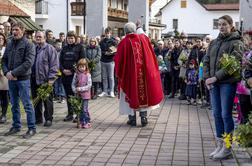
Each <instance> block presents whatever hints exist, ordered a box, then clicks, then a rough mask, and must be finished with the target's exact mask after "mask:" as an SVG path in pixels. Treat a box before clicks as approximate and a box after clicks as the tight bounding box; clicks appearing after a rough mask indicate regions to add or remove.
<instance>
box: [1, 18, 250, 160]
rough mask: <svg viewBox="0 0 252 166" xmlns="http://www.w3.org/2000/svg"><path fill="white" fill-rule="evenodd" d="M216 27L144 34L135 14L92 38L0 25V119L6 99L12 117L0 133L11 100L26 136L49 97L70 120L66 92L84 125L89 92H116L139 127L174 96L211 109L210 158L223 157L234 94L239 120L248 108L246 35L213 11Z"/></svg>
mask: <svg viewBox="0 0 252 166" xmlns="http://www.w3.org/2000/svg"><path fill="white" fill-rule="evenodd" d="M218 27H219V31H220V33H219V35H218V37H217V38H216V39H213V38H212V37H211V36H210V35H207V36H206V37H204V38H200V37H195V38H193V39H189V38H188V37H187V36H186V35H185V34H183V35H182V34H181V35H180V36H179V37H177V38H174V37H171V38H167V39H163V40H159V41H154V40H151V39H149V38H148V37H147V36H146V34H144V32H143V30H142V28H141V23H140V22H139V21H137V23H136V24H134V23H128V24H126V25H125V27H124V30H125V36H123V37H122V38H119V37H114V36H113V37H112V30H111V28H110V27H108V28H106V29H105V33H104V35H102V36H97V37H88V36H84V35H83V36H77V35H76V34H75V32H74V31H69V32H67V34H66V37H65V33H63V32H61V33H60V34H59V37H58V39H56V37H54V34H53V32H52V31H51V30H47V31H45V32H43V31H38V32H35V36H34V38H33V39H28V38H27V37H26V35H25V28H24V26H23V24H22V23H20V22H17V23H13V24H12V25H11V24H10V23H8V22H5V23H4V24H0V58H1V68H2V70H1V73H0V102H1V117H0V123H6V121H7V118H6V114H7V108H8V105H9V99H10V103H11V111H12V120H13V123H12V127H11V128H10V130H9V131H8V132H7V133H5V135H6V136H7V135H12V134H15V133H17V132H20V128H21V121H20V105H19V104H20V103H19V99H21V101H22V103H23V106H24V109H25V112H26V115H27V124H28V131H27V132H26V133H25V134H24V135H23V137H24V138H30V137H31V136H33V135H34V134H36V125H38V124H44V126H46V127H50V126H51V125H52V122H53V112H54V108H53V103H54V102H59V103H64V102H65V101H66V104H67V111H68V112H67V115H66V117H65V118H64V121H73V122H76V120H77V119H76V117H74V110H73V106H72V105H71V102H70V101H69V98H70V96H74V95H78V96H79V97H81V98H82V100H83V102H82V104H83V111H82V114H81V116H80V121H81V127H82V128H90V127H91V121H90V119H91V117H90V113H89V108H88V101H89V99H93V100H95V99H97V97H111V98H114V97H115V96H117V95H118V96H119V98H120V102H119V103H120V107H119V108H120V113H122V114H127V115H128V116H129V121H128V122H127V124H129V125H131V126H136V112H137V111H138V112H140V116H141V124H142V126H146V125H147V124H148V121H147V110H151V109H154V108H157V107H158V104H159V103H160V102H161V101H162V99H163V96H167V98H169V99H171V98H175V97H178V99H179V100H186V101H187V104H188V105H193V106H197V105H198V106H201V107H202V108H208V109H211V110H213V116H214V120H215V126H216V142H217V145H218V146H217V148H216V149H215V151H214V152H213V153H211V154H210V157H211V158H213V159H223V158H227V157H229V156H231V155H232V154H231V150H230V149H228V148H227V147H226V146H224V142H223V138H222V136H223V134H224V133H232V131H233V130H234V121H233V118H232V110H233V101H234V98H235V96H238V98H239V102H240V103H239V104H240V110H239V113H238V115H239V123H246V122H247V120H248V115H249V113H250V112H251V111H252V105H251V101H250V88H251V87H252V59H251V58H252V57H251V55H252V44H251V38H250V37H248V36H246V35H245V36H241V33H240V32H239V31H237V30H236V29H234V26H233V21H232V18H231V17H230V16H227V15H225V16H222V17H220V18H219V22H218ZM224 53H226V54H228V55H232V56H234V57H235V59H236V60H237V61H239V63H240V64H241V69H240V71H241V74H240V77H234V76H233V75H229V74H228V73H227V72H226V71H225V70H224V69H223V68H221V67H220V59H221V57H222V56H223V54H224ZM45 83H47V84H49V85H53V87H54V90H53V92H52V93H51V94H50V95H49V97H48V98H46V100H43V101H42V100H40V101H39V102H38V104H36V105H33V103H32V100H31V98H32V99H35V98H36V97H37V95H38V93H37V90H38V89H39V87H41V85H43V84H45ZM147 87H148V88H147ZM149 87H152V88H149ZM30 92H31V93H30ZM43 105H44V111H43ZM43 112H44V115H43Z"/></svg>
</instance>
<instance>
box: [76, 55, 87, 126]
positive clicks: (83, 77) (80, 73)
mask: <svg viewBox="0 0 252 166" xmlns="http://www.w3.org/2000/svg"><path fill="white" fill-rule="evenodd" d="M91 86H92V80H91V75H90V73H89V69H88V63H87V60H86V59H80V60H79V61H78V63H77V71H76V73H75V74H74V77H73V82H72V89H73V92H74V93H76V94H77V95H79V96H80V97H81V98H82V99H83V102H82V103H83V111H82V113H81V115H80V122H81V127H82V128H85V129H87V128H90V127H91V123H90V114H89V111H88V100H89V99H90V98H91Z"/></svg>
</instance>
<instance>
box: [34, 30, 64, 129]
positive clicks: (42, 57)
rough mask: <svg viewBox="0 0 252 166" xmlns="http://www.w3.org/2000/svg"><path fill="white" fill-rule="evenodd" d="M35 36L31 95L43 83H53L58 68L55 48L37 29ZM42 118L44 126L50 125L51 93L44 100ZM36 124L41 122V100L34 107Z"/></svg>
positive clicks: (51, 113) (51, 112)
mask: <svg viewBox="0 0 252 166" xmlns="http://www.w3.org/2000/svg"><path fill="white" fill-rule="evenodd" d="M35 38H36V55H35V62H34V64H33V67H32V77H31V87H32V97H33V98H36V97H37V89H38V88H39V87H40V86H41V85H43V84H45V83H49V84H51V85H52V84H53V82H54V80H55V79H56V74H57V72H58V69H59V59H58V56H57V52H56V49H55V48H54V47H53V46H52V45H50V44H48V43H46V37H45V33H44V32H41V31H38V32H36V35H35ZM43 103H44V108H45V111H44V118H45V123H44V126H45V127H50V126H51V125H52V120H53V94H50V96H49V98H48V99H46V100H45V101H44V102H43ZM35 115H36V124H41V123H43V117H42V101H39V102H38V104H37V105H36V107H35Z"/></svg>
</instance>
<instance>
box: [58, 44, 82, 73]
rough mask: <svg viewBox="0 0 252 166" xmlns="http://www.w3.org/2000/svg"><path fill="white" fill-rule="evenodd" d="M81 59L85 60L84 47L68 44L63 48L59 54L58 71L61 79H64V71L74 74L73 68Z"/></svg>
mask: <svg viewBox="0 0 252 166" xmlns="http://www.w3.org/2000/svg"><path fill="white" fill-rule="evenodd" d="M81 58H85V52H84V47H83V46H82V45H81V44H71V45H70V44H68V45H66V46H64V47H63V48H62V50H61V52H60V70H61V72H62V77H65V75H64V73H63V70H64V69H67V70H71V71H72V73H73V74H74V72H75V67H74V66H75V65H76V64H77V62H78V61H79V60H80V59H81ZM71 77H73V75H72V76H71Z"/></svg>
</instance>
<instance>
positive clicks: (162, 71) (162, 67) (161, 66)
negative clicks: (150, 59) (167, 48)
mask: <svg viewBox="0 0 252 166" xmlns="http://www.w3.org/2000/svg"><path fill="white" fill-rule="evenodd" d="M157 61H158V69H159V72H160V77H161V81H162V86H163V89H164V77H165V73H166V72H167V67H166V65H165V62H164V59H163V56H162V55H158V57H157Z"/></svg>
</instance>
